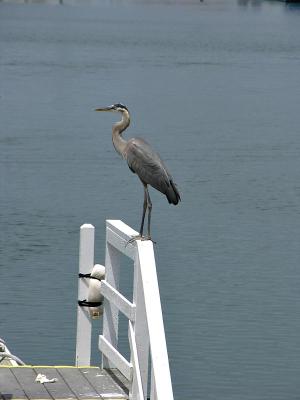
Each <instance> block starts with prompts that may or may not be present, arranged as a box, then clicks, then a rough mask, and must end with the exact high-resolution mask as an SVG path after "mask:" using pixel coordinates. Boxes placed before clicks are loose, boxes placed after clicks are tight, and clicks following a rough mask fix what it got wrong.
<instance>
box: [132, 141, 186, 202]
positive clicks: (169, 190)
mask: <svg viewBox="0 0 300 400" xmlns="http://www.w3.org/2000/svg"><path fill="white" fill-rule="evenodd" d="M124 157H125V159H126V161H127V163H128V166H129V168H130V169H131V170H132V171H133V172H134V173H136V174H137V175H138V176H139V178H140V179H141V181H142V182H144V183H146V184H149V185H151V186H153V187H154V188H155V189H157V190H158V191H160V192H161V193H163V194H165V195H166V196H167V198H168V201H169V202H170V203H173V204H177V203H178V201H179V200H180V196H179V193H178V191H177V189H176V185H175V184H174V182H173V180H172V177H171V175H170V174H169V172H168V170H167V168H166V166H165V165H164V163H163V161H162V160H161V158H160V156H159V155H158V154H157V153H156V152H155V151H154V150H153V149H152V147H151V146H150V145H149V144H148V143H147V142H146V141H145V140H143V139H140V138H133V139H130V140H129V141H128V142H127V145H126V149H125V152H124Z"/></svg>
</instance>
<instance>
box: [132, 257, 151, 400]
mask: <svg viewBox="0 0 300 400" xmlns="http://www.w3.org/2000/svg"><path fill="white" fill-rule="evenodd" d="M133 303H134V304H135V306H136V312H135V323H134V336H135V343H136V348H137V356H138V361H139V368H140V374H141V381H142V387H143V393H144V397H145V398H146V397H147V384H148V361H149V334H148V326H147V320H146V310H145V301H144V294H143V285H142V281H141V273H140V265H139V257H138V256H137V254H136V257H135V260H134V281H133ZM131 358H132V355H131ZM138 393H139V385H138V377H137V376H136V374H134V376H133V381H132V388H131V395H132V398H133V399H136V398H137V394H138Z"/></svg>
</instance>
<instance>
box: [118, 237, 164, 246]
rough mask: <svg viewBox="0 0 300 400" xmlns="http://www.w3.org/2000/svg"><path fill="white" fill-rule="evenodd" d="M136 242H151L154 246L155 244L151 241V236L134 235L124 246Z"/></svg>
mask: <svg viewBox="0 0 300 400" xmlns="http://www.w3.org/2000/svg"><path fill="white" fill-rule="evenodd" d="M136 240H142V241H144V240H151V242H152V243H154V244H156V242H154V240H152V238H151V236H143V235H136V236H132V238H131V239H129V240H128V242H127V243H126V246H127V245H128V244H132V243H134V242H135V241H136ZM126 246H125V247H126Z"/></svg>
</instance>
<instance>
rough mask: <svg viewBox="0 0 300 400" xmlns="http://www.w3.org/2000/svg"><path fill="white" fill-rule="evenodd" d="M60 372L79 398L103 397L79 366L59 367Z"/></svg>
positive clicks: (81, 399)
mask: <svg viewBox="0 0 300 400" xmlns="http://www.w3.org/2000/svg"><path fill="white" fill-rule="evenodd" d="M89 369H92V368H89ZM96 370H97V371H98V368H96ZM58 372H59V374H60V375H61V376H62V377H63V379H64V381H65V382H66V383H67V385H68V386H69V387H70V388H72V391H73V392H74V394H75V395H76V397H77V398H78V399H79V400H83V399H100V398H101V396H100V394H99V393H98V392H97V391H96V390H95V389H94V388H93V386H92V385H91V384H90V382H89V381H88V380H87V379H86V378H85V376H84V375H83V374H82V373H81V372H80V370H79V369H78V368H59V369H58Z"/></svg>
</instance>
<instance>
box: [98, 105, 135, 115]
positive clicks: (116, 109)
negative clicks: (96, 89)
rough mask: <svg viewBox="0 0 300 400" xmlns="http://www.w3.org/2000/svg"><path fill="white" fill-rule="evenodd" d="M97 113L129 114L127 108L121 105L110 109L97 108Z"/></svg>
mask: <svg viewBox="0 0 300 400" xmlns="http://www.w3.org/2000/svg"><path fill="white" fill-rule="evenodd" d="M95 111H111V112H121V113H124V112H127V113H128V109H127V107H126V106H124V104H121V103H117V104H113V105H112V106H109V107H104V108H96V109H95Z"/></svg>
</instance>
